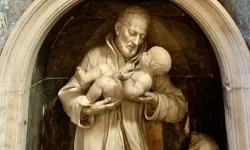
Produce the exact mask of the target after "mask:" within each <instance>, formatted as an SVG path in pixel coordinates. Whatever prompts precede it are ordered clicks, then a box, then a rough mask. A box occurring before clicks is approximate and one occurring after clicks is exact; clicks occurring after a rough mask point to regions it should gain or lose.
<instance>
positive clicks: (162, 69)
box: [139, 46, 172, 75]
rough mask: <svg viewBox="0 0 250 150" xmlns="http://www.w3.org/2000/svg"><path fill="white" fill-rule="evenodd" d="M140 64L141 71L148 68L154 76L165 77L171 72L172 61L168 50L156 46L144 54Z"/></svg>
mask: <svg viewBox="0 0 250 150" xmlns="http://www.w3.org/2000/svg"><path fill="white" fill-rule="evenodd" d="M139 63H140V68H141V69H144V68H147V69H149V70H150V71H151V72H152V73H153V75H163V74H166V73H167V72H168V71H169V70H170V68H171V64H172V60H171V57H170V55H169V53H168V52H167V50H165V49H164V48H162V47H159V46H154V47H151V48H150V49H149V50H148V51H147V52H144V53H143V54H142V57H141V59H140V62H139Z"/></svg>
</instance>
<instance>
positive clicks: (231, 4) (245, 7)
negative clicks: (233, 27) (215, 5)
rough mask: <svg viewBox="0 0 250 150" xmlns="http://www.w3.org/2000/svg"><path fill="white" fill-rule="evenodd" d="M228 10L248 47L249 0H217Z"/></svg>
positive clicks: (249, 34) (249, 38) (249, 45)
mask: <svg viewBox="0 0 250 150" xmlns="http://www.w3.org/2000/svg"><path fill="white" fill-rule="evenodd" d="M218 1H219V2H220V3H221V4H222V5H223V6H224V7H225V9H226V10H227V12H229V14H230V15H231V17H232V18H233V19H234V21H235V22H236V24H237V26H238V27H239V29H240V31H241V33H242V34H243V36H244V38H245V40H246V42H247V45H248V47H250V11H249V10H250V1H249V0H218Z"/></svg>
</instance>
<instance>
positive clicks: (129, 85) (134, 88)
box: [122, 74, 152, 99]
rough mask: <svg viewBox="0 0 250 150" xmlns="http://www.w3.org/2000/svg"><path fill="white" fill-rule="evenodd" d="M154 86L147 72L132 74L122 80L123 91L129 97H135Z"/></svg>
mask: <svg viewBox="0 0 250 150" xmlns="http://www.w3.org/2000/svg"><path fill="white" fill-rule="evenodd" d="M151 86H152V79H151V77H150V76H148V75H145V74H140V75H138V76H137V75H136V74H134V75H132V76H131V77H130V78H129V79H128V80H126V81H123V82H122V87H123V92H124V94H125V96H126V97H127V98H128V99H134V98H136V97H138V96H141V95H142V94H144V93H145V92H146V91H148V90H149V89H150V88H151Z"/></svg>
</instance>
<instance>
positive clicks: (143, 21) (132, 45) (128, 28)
mask: <svg viewBox="0 0 250 150" xmlns="http://www.w3.org/2000/svg"><path fill="white" fill-rule="evenodd" d="M150 23H151V17H150V15H149V12H148V11H147V10H146V9H144V8H141V7H138V6H131V7H128V8H126V9H125V10H124V11H123V12H122V13H121V14H120V16H119V18H118V21H117V22H116V24H115V32H116V40H115V43H116V46H117V48H118V49H119V50H120V52H121V53H122V55H123V56H124V57H125V58H129V57H132V56H134V55H135V53H136V52H137V50H138V49H139V47H140V46H141V44H142V43H143V42H144V40H145V37H146V35H147V31H148V28H149V26H150Z"/></svg>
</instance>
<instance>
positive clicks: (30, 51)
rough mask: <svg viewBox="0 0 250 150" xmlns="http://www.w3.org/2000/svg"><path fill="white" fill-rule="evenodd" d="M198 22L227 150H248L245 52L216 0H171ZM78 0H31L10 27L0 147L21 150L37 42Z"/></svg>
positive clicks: (249, 76)
mask: <svg viewBox="0 0 250 150" xmlns="http://www.w3.org/2000/svg"><path fill="white" fill-rule="evenodd" d="M171 1H172V2H174V3H175V4H177V5H178V6H180V7H181V8H183V9H184V10H185V11H186V12H187V13H188V14H189V15H190V16H192V17H193V18H194V19H195V20H196V22H197V23H198V24H199V25H200V26H201V28H202V29H203V31H204V32H205V33H206V35H207V37H208V38H209V40H210V42H211V44H212V46H213V49H214V51H215V53H216V56H217V59H218V62H219V65H220V71H221V75H222V80H223V81H224V83H223V84H224V87H225V91H224V97H225V98H224V101H225V116H226V125H227V136H228V143H229V149H232V150H238V149H250V146H249V145H250V143H249V141H250V137H249V135H250V133H249V132H250V131H249V128H250V125H249V120H250V113H249V111H250V101H249V99H250V54H249V51H248V49H247V46H246V44H245V41H244V39H243V37H242V35H241V33H240V31H239V29H238V28H237V26H236V25H235V23H234V22H233V20H232V19H231V17H230V16H229V15H228V13H227V12H226V11H225V10H224V8H223V7H222V6H221V5H220V4H219V3H218V2H217V1H216V0H171ZM78 3H79V0H35V1H34V2H33V3H32V5H31V6H30V7H29V8H28V9H27V10H26V12H25V13H24V14H23V16H22V17H21V18H20V20H19V21H18V22H17V24H16V25H15V27H14V28H13V30H12V32H11V34H10V36H9V38H8V40H7V42H6V44H5V47H4V49H3V51H2V54H1V56H0V85H1V86H0V149H4V150H9V149H25V143H26V133H27V125H26V121H27V118H28V116H27V114H28V103H29V88H30V86H31V85H30V84H31V76H32V70H33V67H34V64H35V60H36V57H37V54H38V51H39V49H40V46H41V44H42V42H43V40H44V38H45V37H46V35H47V33H48V32H49V31H50V29H51V27H52V26H53V25H54V24H55V23H56V22H57V20H58V19H60V18H61V16H63V15H64V14H65V13H66V12H67V11H68V10H69V9H71V8H72V7H73V6H75V5H76V4H78Z"/></svg>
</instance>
